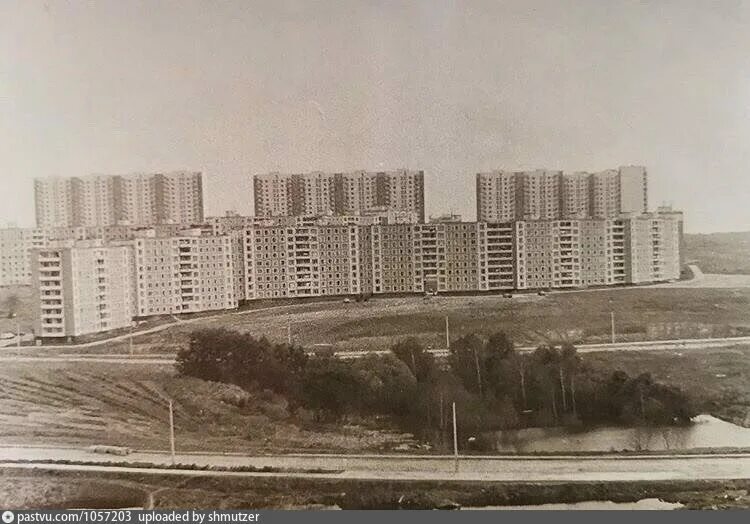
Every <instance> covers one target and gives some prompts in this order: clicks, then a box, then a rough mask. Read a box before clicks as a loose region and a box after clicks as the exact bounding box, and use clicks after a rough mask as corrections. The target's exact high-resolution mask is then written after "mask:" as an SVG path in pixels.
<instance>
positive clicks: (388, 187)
mask: <svg viewBox="0 0 750 524" xmlns="http://www.w3.org/2000/svg"><path fill="white" fill-rule="evenodd" d="M253 189H254V197H255V215H256V216H263V217H269V216H271V217H273V216H324V215H365V214H373V213H388V212H393V211H399V212H413V213H415V215H416V217H417V220H419V221H420V222H423V221H424V172H423V171H409V170H405V169H402V170H397V171H387V172H386V171H383V172H367V171H354V172H350V173H321V172H314V173H304V174H280V173H269V174H264V175H256V176H255V177H254V178H253Z"/></svg>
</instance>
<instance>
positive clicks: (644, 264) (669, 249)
mask: <svg viewBox="0 0 750 524" xmlns="http://www.w3.org/2000/svg"><path fill="white" fill-rule="evenodd" d="M623 224H624V228H623V229H624V241H625V251H626V257H625V260H624V266H625V278H626V282H628V283H633V284H637V283H642V282H654V281H662V280H671V279H676V278H679V276H680V267H681V260H680V242H681V237H682V225H681V220H679V219H678V218H677V217H675V216H673V215H672V213H671V212H670V213H662V214H660V213H658V212H657V213H649V214H646V215H639V216H634V217H628V218H624V219H623Z"/></svg>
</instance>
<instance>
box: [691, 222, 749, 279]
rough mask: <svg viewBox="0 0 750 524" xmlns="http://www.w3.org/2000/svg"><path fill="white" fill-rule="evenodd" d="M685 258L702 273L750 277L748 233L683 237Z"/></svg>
mask: <svg viewBox="0 0 750 524" xmlns="http://www.w3.org/2000/svg"><path fill="white" fill-rule="evenodd" d="M685 258H686V259H687V260H691V261H695V262H696V263H697V264H698V266H700V268H701V269H702V270H703V272H704V273H730V274H745V275H750V231H743V232H738V233H711V234H708V235H697V234H696V235H685Z"/></svg>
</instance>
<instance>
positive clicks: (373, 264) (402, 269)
mask: <svg viewBox="0 0 750 524" xmlns="http://www.w3.org/2000/svg"><path fill="white" fill-rule="evenodd" d="M368 229H370V230H371V234H370V235H369V237H370V240H371V244H370V246H369V249H368V250H366V251H364V252H363V253H362V255H363V260H362V266H369V272H370V275H371V276H370V277H369V278H367V280H368V281H371V282H372V286H371V289H372V293H412V292H421V291H424V282H423V280H422V278H421V277H422V270H421V265H420V270H419V272H417V269H416V266H417V261H416V253H415V249H416V247H417V246H416V244H417V242H416V241H415V239H416V236H415V231H414V226H413V225H411V224H395V225H377V226H372V227H371V228H368ZM366 253H369V254H370V257H371V258H364V255H365V254H366ZM421 258H422V257H420V264H421Z"/></svg>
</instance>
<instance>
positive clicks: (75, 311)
mask: <svg viewBox="0 0 750 524" xmlns="http://www.w3.org/2000/svg"><path fill="white" fill-rule="evenodd" d="M31 267H32V284H33V287H34V295H33V296H34V300H35V302H34V305H33V307H34V314H35V322H34V332H35V334H36V336H37V337H40V338H68V337H78V336H82V335H89V334H93V333H99V332H102V331H109V330H113V329H118V328H125V327H129V326H131V323H132V318H133V314H134V289H133V284H134V278H133V250H132V248H131V247H129V246H111V245H110V246H107V245H103V244H102V243H101V242H99V241H78V242H72V241H68V242H56V243H52V244H51V245H49V246H47V247H43V248H38V249H34V250H33V251H32V257H31Z"/></svg>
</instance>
